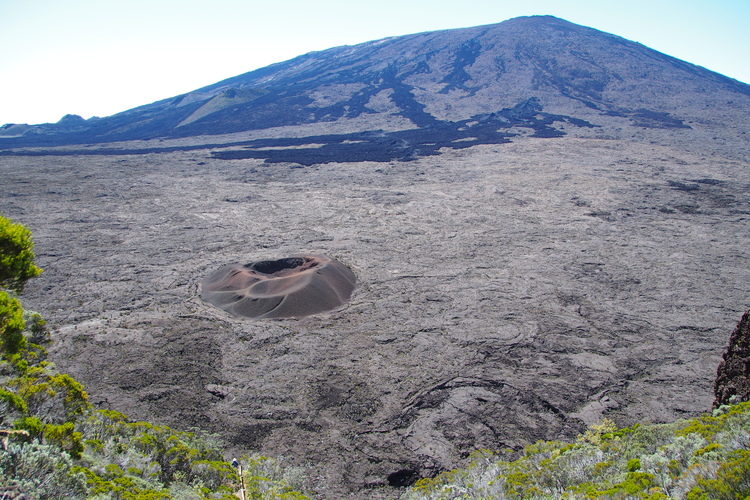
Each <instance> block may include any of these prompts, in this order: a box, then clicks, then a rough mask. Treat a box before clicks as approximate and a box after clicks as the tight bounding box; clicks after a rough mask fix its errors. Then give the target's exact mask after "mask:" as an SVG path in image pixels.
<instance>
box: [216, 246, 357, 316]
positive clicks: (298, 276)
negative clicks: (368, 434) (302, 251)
mask: <svg viewBox="0 0 750 500" xmlns="http://www.w3.org/2000/svg"><path fill="white" fill-rule="evenodd" d="M356 281H357V280H356V277H355V276H354V273H353V272H352V271H351V270H350V269H349V268H348V267H346V266H345V265H344V264H342V263H341V262H339V261H337V260H334V259H331V258H329V257H325V256H323V255H299V256H293V257H286V258H282V259H277V260H262V261H258V262H251V263H249V264H244V265H242V264H230V265H227V266H224V267H222V268H221V269H219V270H218V271H216V272H214V273H213V274H211V275H210V276H208V277H207V278H206V279H205V280H203V286H202V290H201V298H202V299H203V300H204V301H206V302H208V303H209V304H212V305H214V306H216V307H218V308H220V309H223V310H225V311H227V312H229V313H231V314H234V315H235V316H242V317H246V318H253V319H264V318H293V317H303V316H310V315H312V314H317V313H321V312H325V311H330V310H332V309H336V308H338V307H341V306H343V305H344V304H346V303H347V302H348V301H349V298H350V297H351V294H352V292H353V291H354V287H355V285H356Z"/></svg>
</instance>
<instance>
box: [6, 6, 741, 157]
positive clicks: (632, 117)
mask: <svg viewBox="0 0 750 500" xmlns="http://www.w3.org/2000/svg"><path fill="white" fill-rule="evenodd" d="M529 98H537V99H539V104H540V106H541V108H540V110H541V109H543V110H544V111H545V112H547V113H553V114H559V115H564V116H566V117H574V118H577V119H583V120H586V121H588V122H591V123H593V124H597V125H600V126H602V128H601V129H600V130H598V131H597V133H599V134H600V135H612V134H615V135H618V134H617V132H620V135H622V132H621V131H622V129H623V127H630V126H633V127H636V128H639V129H674V128H678V129H687V128H689V127H690V126H691V125H690V123H691V122H695V123H701V124H704V125H705V124H710V125H712V126H716V127H725V128H728V129H731V128H732V126H733V125H736V124H737V123H738V122H739V123H746V122H747V120H748V117H747V115H748V112H747V109H748V108H750V86H748V85H746V84H744V83H741V82H738V81H736V80H733V79H730V78H727V77H724V76H722V75H719V74H717V73H713V72H711V71H708V70H706V69H703V68H701V67H698V66H694V65H691V64H689V63H686V62H684V61H680V60H678V59H675V58H672V57H669V56H666V55H664V54H662V53H659V52H657V51H654V50H651V49H649V48H647V47H644V46H642V45H640V44H638V43H635V42H630V41H628V40H625V39H623V38H620V37H617V36H614V35H610V34H607V33H603V32H600V31H597V30H595V29H591V28H586V27H583V26H578V25H575V24H572V23H569V22H567V21H564V20H562V19H558V18H555V17H551V16H535V17H521V18H516V19H511V20H509V21H505V22H503V23H499V24H494V25H487V26H479V27H474V28H465V29H455V30H447V31H435V32H427V33H420V34H414V35H407V36H400V37H392V38H386V39H383V40H378V41H373V42H368V43H363V44H359V45H355V46H344V47H336V48H332V49H329V50H325V51H321V52H312V53H309V54H305V55H302V56H300V57H297V58H294V59H291V60H289V61H286V62H282V63H278V64H274V65H271V66H268V67H266V68H262V69H259V70H256V71H252V72H249V73H246V74H243V75H240V76H237V77H234V78H230V79H227V80H224V81H222V82H219V83H216V84H214V85H210V86H208V87H204V88H202V89H199V90H196V91H194V92H191V93H188V94H185V95H180V96H177V97H174V98H171V99H167V100H163V101H159V102H156V103H153V104H149V105H146V106H142V107H139V108H135V109H132V110H129V111H125V112H123V113H119V114H117V115H113V116H110V117H107V118H102V119H96V120H93V119H92V120H88V121H86V122H84V123H80V122H76V123H75V127H72V126H71V124H70V122H71V120H70V119H67V120H61V122H60V123H59V124H55V125H49V124H47V125H43V126H36V127H32V128H31V129H22V128H19V127H18V126H15V127H8V126H5V128H6V130H7V131H9V132H10V131H11V128H12V129H13V130H14V131H15V132H14V133H15V134H23V135H21V136H20V137H16V138H12V139H11V138H6V139H4V144H5V145H6V146H9V147H13V146H21V145H30V144H34V143H35V144H48V145H51V144H65V143H80V142H108V141H115V140H131V139H149V138H155V137H162V138H167V137H191V136H199V135H216V134H226V133H233V132H242V131H248V130H257V129H268V128H273V127H281V126H295V125H302V124H310V123H320V122H335V121H339V122H342V123H345V124H346V126H347V127H346V128H345V129H344V130H345V131H346V132H356V131H363V130H378V129H386V130H399V129H409V128H415V127H418V128H423V129H425V128H430V127H435V126H440V125H441V124H442V123H444V122H460V121H462V120H470V119H472V118H480V119H481V118H483V117H486V115H488V114H491V113H493V112H497V111H500V110H502V109H512V108H513V107H514V106H517V105H518V104H519V103H521V102H523V101H525V100H527V99H529ZM717 115H720V116H722V120H721V122H720V123H717V122H715V117H716V116H717ZM506 121H507V120H506ZM63 122H65V123H63ZM6 135H8V134H6ZM729 135H731V134H729Z"/></svg>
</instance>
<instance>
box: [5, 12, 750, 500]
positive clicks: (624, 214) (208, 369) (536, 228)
mask: <svg viewBox="0 0 750 500" xmlns="http://www.w3.org/2000/svg"><path fill="white" fill-rule="evenodd" d="M749 128H750V86H748V85H746V84H744V83H740V82H738V81H736V80H732V79H729V78H726V77H724V76H721V75H719V74H716V73H713V72H710V71H708V70H706V69H703V68H700V67H697V66H694V65H692V64H689V63H686V62H683V61H680V60H677V59H674V58H672V57H669V56H666V55H664V54H661V53H659V52H656V51H654V50H651V49H649V48H647V47H644V46H642V45H639V44H637V43H634V42H631V41H628V40H624V39H622V38H620V37H617V36H614V35H610V34H606V33H602V32H600V31H597V30H594V29H591V28H586V27H582V26H577V25H575V24H571V23H569V22H566V21H563V20H561V19H557V18H554V17H546V16H544V17H527V18H518V19H512V20H509V21H506V22H503V23H500V24H496V25H488V26H480V27H476V28H467V29H458V30H449V31H439V32H431V33H420V34H415V35H408V36H401V37H394V38H387V39H384V40H379V41H374V42H369V43H364V44H361V45H356V46H352V47H337V48H333V49H330V50H325V51H322V52H314V53H310V54H306V55H303V56H300V57H297V58H295V59H292V60H290V61H286V62H282V63H279V64H275V65H272V66H269V67H267V68H263V69H259V70H256V71H252V72H250V73H247V74H244V75H240V76H237V77H234V78H230V79H228V80H225V81H222V82H219V83H216V84H214V85H210V86H208V87H205V88H202V89H199V90H196V91H194V92H190V93H188V94H185V95H181V96H177V97H173V98H170V99H166V100H163V101H159V102H155V103H153V104H149V105H145V106H141V107H139V108H135V109H132V110H129V111H125V112H122V113H119V114H117V115H114V116H110V117H105V118H100V119H90V120H83V119H81V118H80V117H76V116H67V117H66V118H64V119H63V120H61V122H60V123H58V124H43V125H6V126H4V127H3V128H2V130H1V131H0V134H1V135H0V178H2V183H0V192H1V193H2V196H0V212H2V213H3V214H4V215H5V216H7V217H10V218H12V219H14V220H16V221H18V222H21V223H23V224H24V225H26V226H27V227H29V228H30V229H31V230H32V231H33V234H34V237H35V242H36V244H35V250H36V254H37V261H38V264H39V266H40V267H42V268H43V269H44V273H43V274H42V275H41V276H40V277H39V278H37V279H36V280H34V281H33V282H31V283H29V284H28V286H27V288H26V290H25V293H24V297H23V299H24V305H25V307H29V308H31V309H34V310H36V311H38V312H40V313H41V314H42V315H43V316H44V317H45V318H46V319H47V323H48V324H49V325H51V326H52V327H53V329H54V331H53V332H52V336H53V338H54V339H55V340H54V343H53V345H52V347H51V348H50V360H51V361H54V362H55V363H56V364H57V366H58V367H59V369H60V370H62V371H64V372H67V373H70V374H71V375H73V376H74V377H75V378H76V379H78V380H80V381H81V382H83V383H84V385H85V386H86V388H87V390H88V392H89V394H90V397H91V400H92V401H93V402H94V403H95V404H96V405H97V406H98V407H102V408H111V409H113V410H118V411H121V412H124V413H126V414H128V415H129V416H130V417H132V418H135V419H149V420H152V421H155V422H160V423H168V424H170V425H173V426H176V427H179V428H188V427H191V426H198V427H201V428H203V429H207V430H210V431H212V432H216V433H218V434H219V435H220V436H221V438H222V439H223V440H224V442H225V443H226V444H227V446H228V447H229V449H231V450H232V451H233V452H236V453H237V454H238V455H240V454H242V453H247V452H250V451H257V452H260V453H263V454H266V455H270V456H274V457H284V460H287V461H288V462H289V463H290V464H292V465H294V466H297V467H301V468H305V469H307V472H308V473H307V476H308V477H309V478H311V479H310V484H309V485H308V486H309V489H310V490H312V491H314V492H316V493H317V496H318V497H319V498H323V499H337V500H338V499H342V498H354V499H361V498H367V499H370V498H394V497H396V496H398V494H399V491H398V490H397V488H400V487H403V486H405V485H409V484H412V483H413V482H414V481H416V480H417V479H419V478H420V477H426V476H430V475H434V474H436V473H438V472H440V471H443V470H450V469H452V468H455V467H457V466H459V465H461V464H465V463H466V462H467V461H469V460H471V458H470V454H471V453H472V452H473V451H475V450H477V449H480V448H489V449H493V450H500V449H511V450H515V451H518V450H520V449H522V448H523V446H524V445H526V444H529V443H533V442H535V441H536V440H538V439H547V440H552V439H575V437H576V435H578V434H579V433H582V432H584V431H585V429H586V426H587V425H590V424H593V423H596V422H597V421H600V420H601V419H602V418H604V417H606V418H610V419H612V420H614V421H615V422H616V423H617V424H618V425H620V426H626V425H632V424H634V423H635V422H637V421H644V420H645V421H651V422H664V421H671V420H674V419H677V418H679V417H681V416H693V415H697V414H700V413H701V412H703V411H707V410H709V409H710V407H711V404H712V401H713V397H714V395H713V384H714V378H715V376H716V367H717V366H718V364H719V362H720V360H721V354H722V352H723V351H724V348H725V346H726V344H727V337H728V335H729V333H730V332H731V331H732V328H733V327H734V325H735V324H736V323H737V320H738V318H739V317H740V316H741V315H742V313H743V312H745V311H746V310H747V309H748V307H750V304H748V303H747V300H748V297H750V163H749V162H748V157H750V156H749V155H750V141H749V140H748V137H747V135H746V132H747V130H748V129H749ZM313 255H314V256H324V257H325V258H326V259H328V258H330V259H332V260H335V261H336V262H339V263H341V264H342V265H343V266H346V267H347V268H348V269H349V270H350V271H351V273H353V275H354V278H353V279H347V280H345V281H346V282H347V283H349V285H350V286H351V285H354V284H355V283H356V287H355V288H354V290H353V291H351V290H350V287H348V288H347V289H346V291H345V293H344V295H345V296H346V298H347V300H348V301H344V302H345V303H342V302H336V307H335V308H334V309H332V310H328V309H326V311H325V312H316V313H315V314H310V315H309V316H306V317H303V318H297V317H292V318H286V317H278V318H273V319H269V318H265V319H256V320H250V319H247V318H243V317H235V316H232V315H231V314H229V313H227V312H226V311H225V310H221V309H219V308H217V307H214V306H213V305H211V304H210V303H207V302H205V301H204V300H202V298H201V297H202V295H203V296H204V298H205V297H207V295H206V293H203V294H202V292H211V290H209V289H208V288H209V287H210V284H211V279H210V278H208V277H210V276H213V275H214V273H216V272H217V271H219V270H221V269H227V268H226V267H225V266H233V267H231V268H229V269H232V270H234V271H237V270H242V269H244V271H243V273H245V274H246V273H248V272H249V271H248V270H250V271H253V270H256V271H257V270H258V263H269V262H271V263H279V262H281V263H295V264H294V265H292V264H289V265H288V266H286V265H285V266H282V267H283V268H284V269H283V272H287V271H288V270H289V272H291V270H293V269H297V267H298V264H300V265H301V263H302V260H301V259H300V258H299V256H313ZM295 256H297V257H295ZM326 262H327V261H326ZM252 263H255V264H252ZM266 265H268V264H264V265H263V266H261V267H265V266H266ZM272 267H273V266H272ZM275 269H276V268H275V267H274V271H273V272H269V273H268V274H269V276H270V275H273V274H274V273H275V272H276V270H275ZM306 269H307V268H306ZM300 272H301V271H300ZM305 272H306V271H305ZM261 274H263V273H261ZM346 275H347V276H349V273H348V272H347V273H346ZM207 278H208V282H207V281H206V280H207ZM206 283H209V286H208V287H207V286H206ZM224 292H228V291H227V290H224V291H223V292H222V293H224ZM232 293H234V292H232ZM232 293H227V294H226V296H227V297H231V296H232ZM242 293H245V292H242ZM247 298H250V299H252V298H251V297H249V296H248V295H247V294H245V295H242V294H239V295H237V296H236V297H234V299H231V300H235V299H236V300H243V301H244V300H245V299H247ZM278 300H281V299H278ZM339 304H341V305H340V306H339ZM315 311H320V309H315ZM139 467H140V466H139Z"/></svg>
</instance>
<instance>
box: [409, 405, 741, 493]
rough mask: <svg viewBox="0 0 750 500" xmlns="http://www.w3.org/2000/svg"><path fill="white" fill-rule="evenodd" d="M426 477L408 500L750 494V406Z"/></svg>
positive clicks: (591, 433)
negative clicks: (431, 477)
mask: <svg viewBox="0 0 750 500" xmlns="http://www.w3.org/2000/svg"><path fill="white" fill-rule="evenodd" d="M472 459H473V460H472V461H471V463H470V465H469V466H468V467H466V468H465V469H460V470H454V471H451V472H446V473H443V474H440V475H439V476H437V477H435V478H434V479H422V480H420V481H418V482H417V484H416V485H415V486H414V488H412V489H411V490H409V491H408V492H407V493H405V494H404V495H403V496H402V497H401V499H402V500H427V499H430V500H437V499H441V500H443V499H445V500H447V499H458V498H461V499H482V500H492V499H497V500H501V499H519V500H520V499H529V500H531V499H539V500H541V499H591V500H594V499H618V500H619V499H647V500H662V499H670V498H677V499H687V500H740V499H742V500H744V499H746V498H747V497H748V496H749V495H750V402H747V403H741V404H738V405H735V406H723V407H721V408H719V409H718V410H715V411H714V413H713V414H712V415H705V416H703V417H701V418H697V419H693V420H680V421H677V422H674V423H671V424H660V425H635V426H633V427H632V428H626V429H617V428H616V427H615V426H614V425H613V423H612V422H611V421H609V420H606V419H605V421H603V422H602V423H600V424H597V425H594V426H592V427H591V429H589V430H588V431H587V432H586V433H585V434H584V435H582V436H579V438H578V440H577V442H576V443H569V444H565V443H559V442H539V443H536V444H533V445H530V446H527V447H526V448H525V449H524V450H523V453H522V454H521V456H520V457H519V458H515V459H514V460H508V459H504V457H503V456H502V455H495V454H493V453H490V452H480V453H476V454H475V455H474V456H473V457H472Z"/></svg>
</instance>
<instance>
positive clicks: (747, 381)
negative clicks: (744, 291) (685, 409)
mask: <svg viewBox="0 0 750 500" xmlns="http://www.w3.org/2000/svg"><path fill="white" fill-rule="evenodd" d="M714 394H715V395H716V399H715V400H714V408H718V407H719V406H721V405H724V404H729V403H740V402H742V401H748V400H750V311H747V312H746V313H745V314H743V315H742V319H741V320H740V322H739V323H738V324H737V328H735V329H734V332H732V336H731V337H729V346H728V347H727V351H726V352H725V353H724V359H723V360H722V361H721V364H720V365H719V369H718V370H717V373H716V383H715V385H714Z"/></svg>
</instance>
